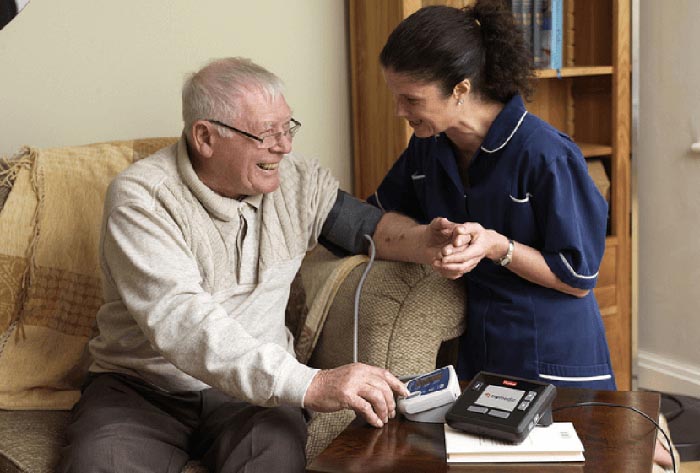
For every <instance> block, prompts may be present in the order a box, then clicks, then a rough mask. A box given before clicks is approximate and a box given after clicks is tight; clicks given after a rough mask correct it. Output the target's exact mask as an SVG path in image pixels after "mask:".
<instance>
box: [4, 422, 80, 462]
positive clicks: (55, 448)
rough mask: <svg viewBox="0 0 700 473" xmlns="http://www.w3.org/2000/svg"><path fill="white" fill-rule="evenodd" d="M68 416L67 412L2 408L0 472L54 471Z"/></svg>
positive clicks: (63, 439) (63, 441) (63, 440)
mask: <svg viewBox="0 0 700 473" xmlns="http://www.w3.org/2000/svg"><path fill="white" fill-rule="evenodd" d="M68 416H69V413H68V412H65V411H48V412H47V411H22V412H16V411H15V412H13V411H0V438H1V439H2V442H1V443H0V471H2V472H7V473H15V472H32V473H50V472H52V471H53V467H54V465H55V464H56V462H57V461H58V457H59V455H60V453H61V450H60V449H61V447H62V446H63V444H64V443H65V437H64V430H65V427H66V423H67V422H68Z"/></svg>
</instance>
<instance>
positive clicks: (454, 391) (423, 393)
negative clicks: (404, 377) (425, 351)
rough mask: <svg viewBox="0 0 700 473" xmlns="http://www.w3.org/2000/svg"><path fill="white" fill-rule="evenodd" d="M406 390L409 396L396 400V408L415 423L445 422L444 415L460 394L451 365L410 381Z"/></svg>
mask: <svg viewBox="0 0 700 473" xmlns="http://www.w3.org/2000/svg"><path fill="white" fill-rule="evenodd" d="M406 389H407V390H408V392H409V393H410V394H409V395H408V396H407V397H404V398H399V399H398V400H397V403H396V404H397V408H398V410H399V412H401V413H402V414H403V415H404V416H405V417H406V418H407V419H408V420H412V421H415V422H434V423H443V422H445V413H446V412H447V411H448V410H449V409H450V407H452V404H453V403H454V402H455V400H456V399H457V398H458V397H459V395H460V393H461V391H460V389H459V381H458V380H457V374H456V373H455V370H454V368H453V367H452V365H448V366H445V367H444V368H440V369H437V370H435V371H431V372H430V373H427V374H423V375H420V376H417V377H415V378H412V379H410V380H409V381H408V382H407V383H406Z"/></svg>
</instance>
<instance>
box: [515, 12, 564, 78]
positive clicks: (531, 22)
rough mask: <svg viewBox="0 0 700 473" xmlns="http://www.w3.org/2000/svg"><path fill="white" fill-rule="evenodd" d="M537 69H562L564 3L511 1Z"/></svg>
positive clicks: (516, 19) (516, 20)
mask: <svg viewBox="0 0 700 473" xmlns="http://www.w3.org/2000/svg"><path fill="white" fill-rule="evenodd" d="M510 4H511V10H512V12H513V18H514V19H515V23H516V25H518V28H520V30H521V31H522V33H523V36H524V39H525V44H526V45H527V46H528V48H529V49H530V53H531V55H532V60H533V63H534V65H535V67H538V68H549V69H556V70H560V69H561V67H562V55H563V53H562V49H563V37H564V32H563V29H564V12H563V10H564V0H511V2H510Z"/></svg>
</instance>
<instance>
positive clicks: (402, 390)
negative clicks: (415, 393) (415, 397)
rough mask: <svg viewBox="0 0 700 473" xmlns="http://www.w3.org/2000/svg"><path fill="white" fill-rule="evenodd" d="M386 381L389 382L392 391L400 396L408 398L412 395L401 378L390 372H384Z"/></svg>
mask: <svg viewBox="0 0 700 473" xmlns="http://www.w3.org/2000/svg"><path fill="white" fill-rule="evenodd" d="M384 380H385V381H386V382H387V384H388V385H389V387H390V388H391V390H392V391H394V392H395V393H396V395H398V396H404V397H405V396H408V395H409V394H410V393H409V392H408V389H406V385H405V384H404V383H402V382H401V380H400V379H399V378H397V377H396V376H394V375H393V374H391V372H390V371H389V370H384Z"/></svg>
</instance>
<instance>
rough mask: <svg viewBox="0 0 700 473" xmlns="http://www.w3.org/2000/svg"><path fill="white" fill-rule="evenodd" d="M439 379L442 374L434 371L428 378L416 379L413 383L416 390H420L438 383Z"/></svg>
mask: <svg viewBox="0 0 700 473" xmlns="http://www.w3.org/2000/svg"><path fill="white" fill-rule="evenodd" d="M440 378H442V372H440V371H436V372H435V373H433V374H431V375H430V376H425V377H422V378H416V379H414V380H413V382H414V383H415V386H416V388H418V389H420V388H422V387H424V386H427V385H428V384H430V383H433V382H435V381H439V380H440Z"/></svg>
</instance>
